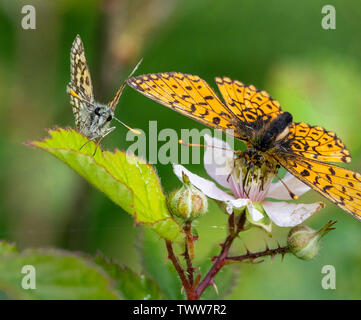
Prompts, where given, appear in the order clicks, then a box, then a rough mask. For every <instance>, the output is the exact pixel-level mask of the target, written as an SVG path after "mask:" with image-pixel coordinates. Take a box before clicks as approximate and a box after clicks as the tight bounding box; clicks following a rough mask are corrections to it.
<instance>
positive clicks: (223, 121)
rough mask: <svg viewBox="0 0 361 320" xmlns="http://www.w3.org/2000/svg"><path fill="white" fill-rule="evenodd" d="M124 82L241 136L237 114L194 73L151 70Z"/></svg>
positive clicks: (182, 112) (192, 115) (241, 137)
mask: <svg viewBox="0 0 361 320" xmlns="http://www.w3.org/2000/svg"><path fill="white" fill-rule="evenodd" d="M128 85H129V86H130V87H132V88H133V89H135V90H137V91H138V92H140V93H142V94H143V95H145V96H146V97H148V98H151V99H153V100H155V101H157V102H159V103H161V104H163V105H165V106H167V107H169V108H171V109H173V110H175V111H177V112H179V113H181V114H183V115H186V116H187V117H189V118H192V119H194V120H197V121H198V122H201V123H203V124H205V125H208V126H210V127H213V128H215V129H220V130H223V131H224V130H227V129H233V130H234V136H235V137H236V138H238V139H241V140H244V139H245V136H244V134H243V133H242V132H241V130H240V121H239V119H238V118H237V116H236V115H235V114H234V113H233V112H232V111H231V110H230V109H229V108H228V107H227V106H226V105H224V103H223V102H222V101H221V100H220V99H219V98H218V96H217V95H216V93H215V92H214V91H213V90H212V88H211V87H210V86H209V85H208V84H207V82H205V81H204V80H203V79H201V78H200V77H198V76H194V75H188V74H183V73H179V72H165V73H151V74H147V75H141V76H137V77H134V78H130V79H129V80H128Z"/></svg>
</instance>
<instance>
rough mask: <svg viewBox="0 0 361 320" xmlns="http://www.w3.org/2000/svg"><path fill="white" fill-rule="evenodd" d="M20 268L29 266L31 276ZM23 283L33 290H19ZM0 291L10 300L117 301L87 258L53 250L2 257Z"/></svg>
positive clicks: (106, 278)
mask: <svg viewBox="0 0 361 320" xmlns="http://www.w3.org/2000/svg"><path fill="white" fill-rule="evenodd" d="M24 266H32V267H33V270H34V271H35V273H33V274H31V273H32V271H27V270H29V269H25V270H23V268H24ZM22 271H24V273H22ZM30 276H34V280H30ZM27 277H28V278H27ZM23 281H24V282H25V283H31V282H32V281H33V284H35V288H31V287H30V288H23V286H22V284H23ZM0 291H3V292H4V293H5V294H6V296H8V297H10V298H12V299H71V300H72V299H76V300H89V299H107V300H108V299H109V300H114V299H120V296H119V295H118V293H117V291H116V290H115V288H114V287H113V283H112V279H111V278H110V277H109V276H108V275H107V273H106V272H105V271H104V270H103V269H102V268H100V267H99V266H98V265H96V264H95V263H93V262H92V261H91V260H90V259H86V258H84V257H82V256H80V255H76V254H73V253H69V252H66V251H62V250H56V249H28V250H25V251H23V252H22V253H13V254H9V255H6V256H4V257H3V258H2V259H0Z"/></svg>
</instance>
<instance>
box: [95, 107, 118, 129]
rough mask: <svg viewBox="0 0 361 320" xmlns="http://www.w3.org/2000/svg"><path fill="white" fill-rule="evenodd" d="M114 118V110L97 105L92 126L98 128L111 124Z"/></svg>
mask: <svg viewBox="0 0 361 320" xmlns="http://www.w3.org/2000/svg"><path fill="white" fill-rule="evenodd" d="M113 117H114V113H113V111H112V109H110V108H109V107H108V106H106V105H97V106H96V108H95V109H94V111H93V113H92V117H91V118H92V124H93V125H95V126H96V127H98V128H101V127H103V126H104V125H106V124H107V123H109V122H110V121H111V120H112V119H113Z"/></svg>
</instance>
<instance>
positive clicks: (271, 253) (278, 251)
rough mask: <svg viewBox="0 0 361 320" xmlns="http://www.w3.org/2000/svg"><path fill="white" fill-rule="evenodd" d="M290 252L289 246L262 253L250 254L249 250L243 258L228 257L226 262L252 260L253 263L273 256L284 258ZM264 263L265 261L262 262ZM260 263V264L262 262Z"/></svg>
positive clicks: (267, 249)
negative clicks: (258, 259) (261, 258)
mask: <svg viewBox="0 0 361 320" xmlns="http://www.w3.org/2000/svg"><path fill="white" fill-rule="evenodd" d="M288 252H290V250H289V248H288V246H285V247H280V246H278V248H276V249H269V248H268V247H267V248H266V250H264V251H260V252H253V253H252V252H249V251H248V250H247V253H246V254H244V255H241V256H234V257H227V258H226V259H225V260H226V261H238V262H241V261H244V260H248V259H249V260H251V261H253V260H254V259H257V258H260V257H266V256H271V257H274V256H275V255H276V254H281V255H282V257H283V256H284V255H285V254H286V253H288ZM262 261H263V260H262ZM262 261H259V262H262Z"/></svg>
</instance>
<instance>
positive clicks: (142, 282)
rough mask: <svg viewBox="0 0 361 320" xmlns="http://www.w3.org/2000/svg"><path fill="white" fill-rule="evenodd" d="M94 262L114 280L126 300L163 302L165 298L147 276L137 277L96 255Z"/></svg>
mask: <svg viewBox="0 0 361 320" xmlns="http://www.w3.org/2000/svg"><path fill="white" fill-rule="evenodd" d="M94 260H95V262H96V263H97V264H98V265H100V266H101V267H103V269H104V270H105V271H106V272H107V273H108V275H109V276H110V277H111V278H112V279H113V280H114V282H115V288H116V289H117V290H118V291H119V292H120V293H121V295H122V297H123V298H124V299H127V300H163V299H164V298H165V297H164V295H163V293H162V292H161V291H160V289H159V287H158V286H157V284H156V283H155V282H154V281H153V280H151V279H150V278H149V277H148V276H145V275H143V274H141V275H139V274H137V273H135V272H133V271H132V270H131V269H129V268H128V267H121V266H120V265H119V264H117V263H116V262H114V261H111V260H109V259H107V258H106V257H104V256H103V255H102V254H100V253H98V254H97V255H96V256H95V259H94Z"/></svg>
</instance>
